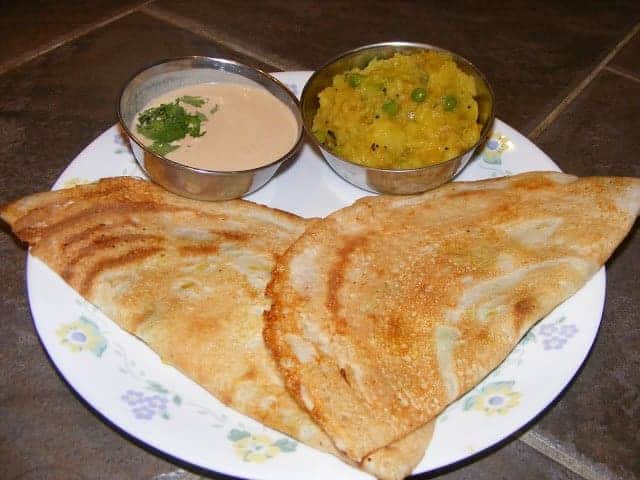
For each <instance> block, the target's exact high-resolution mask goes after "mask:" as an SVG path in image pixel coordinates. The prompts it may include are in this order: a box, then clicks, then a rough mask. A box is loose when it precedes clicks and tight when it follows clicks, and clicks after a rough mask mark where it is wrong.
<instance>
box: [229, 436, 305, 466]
mask: <svg viewBox="0 0 640 480" xmlns="http://www.w3.org/2000/svg"><path fill="white" fill-rule="evenodd" d="M227 439H229V441H231V442H232V443H233V447H234V450H235V452H236V455H237V456H238V457H239V458H241V459H242V460H243V461H245V462H251V463H264V462H266V461H267V460H270V459H272V458H274V457H276V456H277V455H279V454H280V453H290V452H294V451H295V450H296V447H297V446H298V443H297V442H295V441H293V440H291V439H289V438H284V437H283V438H280V439H278V440H276V441H273V440H272V439H271V437H270V436H269V435H265V434H251V433H249V432H248V431H246V430H243V429H239V428H234V429H232V430H230V431H229V433H228V435H227Z"/></svg>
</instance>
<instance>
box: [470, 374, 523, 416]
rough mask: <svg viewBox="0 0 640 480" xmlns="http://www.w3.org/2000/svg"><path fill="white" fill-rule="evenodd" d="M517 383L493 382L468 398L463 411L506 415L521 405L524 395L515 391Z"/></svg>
mask: <svg viewBox="0 0 640 480" xmlns="http://www.w3.org/2000/svg"><path fill="white" fill-rule="evenodd" d="M514 383H515V382H513V381H511V382H492V383H489V384H486V385H483V386H482V387H481V388H480V389H479V390H476V391H475V393H474V394H473V395H469V396H467V398H466V399H465V401H464V404H463V407H462V408H463V410H465V411H468V410H475V411H479V412H482V413H484V414H486V415H495V414H500V415H506V414H507V413H508V412H509V411H510V410H511V409H512V408H514V407H517V406H518V404H519V403H520V398H521V397H522V393H520V392H517V391H515V390H514V389H513V385H514Z"/></svg>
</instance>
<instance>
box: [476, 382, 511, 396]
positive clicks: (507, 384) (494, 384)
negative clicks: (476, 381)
mask: <svg viewBox="0 0 640 480" xmlns="http://www.w3.org/2000/svg"><path fill="white" fill-rule="evenodd" d="M515 383H516V382H515V381H513V380H509V381H503V382H492V383H490V384H489V385H485V386H484V387H482V393H485V392H486V391H487V389H488V388H495V387H497V388H500V387H507V388H512V387H513V385H514V384H515Z"/></svg>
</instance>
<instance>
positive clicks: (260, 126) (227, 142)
mask: <svg viewBox="0 0 640 480" xmlns="http://www.w3.org/2000/svg"><path fill="white" fill-rule="evenodd" d="M117 110H118V118H119V120H120V124H121V126H122V128H123V130H124V132H125V133H126V135H127V136H128V137H129V139H130V141H131V142H130V143H131V147H132V150H133V154H134V156H135V158H136V160H137V162H138V163H139V164H140V166H141V167H142V169H143V170H144V172H145V173H146V174H147V175H148V176H149V177H150V179H151V180H153V181H154V182H156V183H158V184H160V185H161V186H163V187H164V188H166V189H167V190H169V191H171V192H173V193H177V194H179V195H182V196H185V197H189V198H193V199H197V200H228V199H232V198H238V197H241V196H244V195H248V194H250V193H252V192H253V191H255V190H257V189H259V188H260V187H262V186H263V185H264V184H265V183H267V182H268V181H269V180H270V179H271V178H272V177H273V175H274V174H275V173H276V170H277V169H278V167H279V166H280V165H281V164H282V163H283V162H285V161H286V160H288V159H290V158H292V157H293V156H294V155H295V154H296V153H297V151H298V150H299V149H300V147H301V145H302V141H303V132H304V128H303V122H302V116H301V114H300V109H299V105H298V101H297V99H296V97H295V96H294V95H293V94H292V93H291V92H290V91H289V90H288V89H287V88H286V87H285V86H284V85H283V84H282V83H280V82H279V81H278V80H277V79H275V78H274V77H272V76H271V75H269V74H267V73H265V72H263V71H261V70H258V69H256V68H253V67H250V66H248V65H244V64H242V63H238V62H235V61H232V60H227V59H222V58H209V57H199V56H194V57H185V58H177V59H172V60H166V61H163V62H160V63H158V64H156V65H153V66H151V67H149V68H146V69H144V70H142V71H140V72H139V73H137V74H135V75H134V76H133V77H132V78H131V79H130V80H129V81H128V82H127V83H126V84H125V86H124V88H123V89H122V92H121V94H120V98H119V102H118V106H117Z"/></svg>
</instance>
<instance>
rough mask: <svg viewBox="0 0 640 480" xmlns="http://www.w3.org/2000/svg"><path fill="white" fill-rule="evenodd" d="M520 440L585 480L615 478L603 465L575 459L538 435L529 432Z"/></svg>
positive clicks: (574, 455)
mask: <svg viewBox="0 0 640 480" xmlns="http://www.w3.org/2000/svg"><path fill="white" fill-rule="evenodd" d="M520 440H521V441H522V442H524V443H526V444H527V445H528V446H530V447H531V448H533V449H534V450H537V451H538V452H540V453H541V454H543V455H545V456H546V457H549V458H550V459H552V460H554V461H555V462H557V463H559V464H560V465H562V466H563V467H565V468H567V469H569V470H571V471H572V472H574V473H576V474H578V475H580V476H581V477H583V478H584V479H585V480H612V479H614V478H616V477H615V475H614V474H613V472H611V471H610V470H609V469H608V468H607V467H606V466H605V465H603V464H600V463H598V464H594V463H593V462H590V461H588V460H581V459H579V458H577V456H578V455H576V454H575V453H571V452H567V451H565V450H564V449H562V448H560V447H559V446H557V445H554V443H553V442H551V441H550V440H548V439H547V438H545V437H544V436H543V435H540V434H539V433H536V432H533V431H529V432H527V433H525V434H524V435H522V436H521V437H520Z"/></svg>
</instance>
